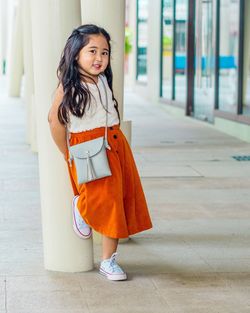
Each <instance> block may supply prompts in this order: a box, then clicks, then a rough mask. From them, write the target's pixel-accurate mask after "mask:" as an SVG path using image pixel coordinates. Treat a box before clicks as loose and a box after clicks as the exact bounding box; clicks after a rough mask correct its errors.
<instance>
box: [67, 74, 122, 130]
mask: <svg viewBox="0 0 250 313" xmlns="http://www.w3.org/2000/svg"><path fill="white" fill-rule="evenodd" d="M102 78H103V82H104V84H105V86H106V90H107V96H108V126H113V125H116V124H119V118H118V114H117V111H116V109H115V106H114V103H115V102H114V101H113V100H112V92H111V90H110V88H109V85H108V81H107V78H106V76H105V75H102ZM83 84H87V86H88V88H89V91H90V92H91V98H90V106H89V104H87V106H86V109H85V112H84V115H83V117H81V118H79V117H77V116H75V115H73V114H72V113H71V112H69V119H70V122H69V131H70V132H71V133H80V132H82V131H85V130H91V129H94V128H97V127H102V126H105V125H106V110H105V109H104V108H103V106H102V104H101V101H100V95H99V92H98V89H97V87H96V85H95V84H91V83H84V82H83ZM97 86H98V88H99V90H100V94H101V98H102V103H103V105H104V106H105V107H106V96H105V90H104V86H103V83H102V82H101V79H100V77H98V82H97Z"/></svg>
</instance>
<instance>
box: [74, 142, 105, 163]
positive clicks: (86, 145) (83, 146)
mask: <svg viewBox="0 0 250 313" xmlns="http://www.w3.org/2000/svg"><path fill="white" fill-rule="evenodd" d="M103 145H104V137H100V138H96V139H92V140H89V141H85V142H82V143H79V144H77V145H74V146H71V147H70V148H69V149H70V153H71V154H72V156H73V157H75V158H79V159H85V158H87V156H88V154H89V157H93V156H94V155H96V154H98V153H99V152H100V151H101V150H102V147H103Z"/></svg>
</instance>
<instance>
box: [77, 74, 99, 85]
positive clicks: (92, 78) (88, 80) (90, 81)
mask: <svg viewBox="0 0 250 313" xmlns="http://www.w3.org/2000/svg"><path fill="white" fill-rule="evenodd" d="M80 73H82V72H81V71H80ZM82 74H83V75H84V80H85V82H86V83H89V84H93V85H94V82H93V80H94V81H95V83H96V84H97V83H98V77H99V75H96V76H90V75H88V74H86V73H82Z"/></svg>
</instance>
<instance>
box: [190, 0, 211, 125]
mask: <svg viewBox="0 0 250 313" xmlns="http://www.w3.org/2000/svg"><path fill="white" fill-rule="evenodd" d="M214 1H215V0H206V1H204V0H197V1H196V7H195V55H194V56H195V68H194V106H193V110H194V111H193V114H194V116H195V117H196V118H198V119H201V120H204V121H208V122H212V121H213V111H214V87H215V84H214V83H215V79H214V78H215V68H214V55H215V47H214V42H215V31H214V25H215V23H214V20H213V17H214Z"/></svg>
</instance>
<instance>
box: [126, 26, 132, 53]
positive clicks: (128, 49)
mask: <svg viewBox="0 0 250 313" xmlns="http://www.w3.org/2000/svg"><path fill="white" fill-rule="evenodd" d="M132 39H133V35H132V31H131V29H130V28H129V27H125V47H124V49H125V54H129V53H130V52H131V51H132Z"/></svg>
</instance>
